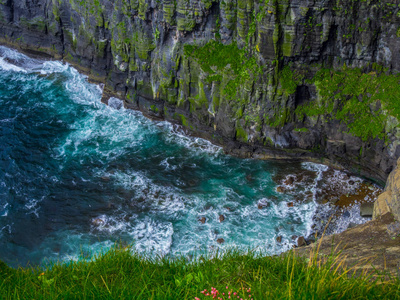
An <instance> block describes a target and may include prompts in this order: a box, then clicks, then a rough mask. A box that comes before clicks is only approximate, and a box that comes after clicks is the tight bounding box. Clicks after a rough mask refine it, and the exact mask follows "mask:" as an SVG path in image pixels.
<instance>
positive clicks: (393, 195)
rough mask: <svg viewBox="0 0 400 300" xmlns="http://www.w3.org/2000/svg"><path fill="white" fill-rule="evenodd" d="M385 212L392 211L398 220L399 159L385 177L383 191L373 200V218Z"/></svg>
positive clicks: (399, 215)
mask: <svg viewBox="0 0 400 300" xmlns="http://www.w3.org/2000/svg"><path fill="white" fill-rule="evenodd" d="M386 213H392V214H393V217H394V218H395V219H396V220H397V221H400V160H399V161H398V162H397V167H396V168H395V169H394V170H393V171H392V172H391V173H390V175H389V177H388V179H387V182H386V187H385V191H384V192H383V193H382V194H380V195H379V197H378V199H377V200H376V201H375V204H374V214H373V218H374V219H376V218H377V217H379V216H383V215H385V214H386ZM398 229H400V228H398Z"/></svg>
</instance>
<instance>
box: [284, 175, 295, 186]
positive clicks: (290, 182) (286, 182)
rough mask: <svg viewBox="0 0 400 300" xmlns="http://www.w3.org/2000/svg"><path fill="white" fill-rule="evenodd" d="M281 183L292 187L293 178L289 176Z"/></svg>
mask: <svg viewBox="0 0 400 300" xmlns="http://www.w3.org/2000/svg"><path fill="white" fill-rule="evenodd" d="M283 183H284V184H286V185H293V183H294V177H293V176H289V177H288V178H286V180H285V181H284V182H283Z"/></svg>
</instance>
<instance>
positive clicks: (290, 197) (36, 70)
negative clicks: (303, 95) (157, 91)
mask: <svg viewBox="0 0 400 300" xmlns="http://www.w3.org/2000/svg"><path fill="white" fill-rule="evenodd" d="M101 94H102V91H101V88H100V87H99V86H97V85H94V84H90V83H88V82H87V79H86V77H85V76H83V75H81V74H79V73H78V72H77V71H76V70H75V69H74V68H72V67H70V66H69V65H67V64H64V63H62V62H57V61H51V62H49V61H41V60H37V59H32V58H29V57H27V56H25V55H23V54H20V53H18V52H16V51H14V50H11V49H8V48H5V47H0V260H3V261H5V262H7V263H8V264H10V265H12V266H17V265H26V264H27V263H28V262H29V263H33V264H39V263H46V262H49V261H51V260H68V259H79V258H86V257H90V255H92V254H94V253H97V252H98V251H105V250H107V249H109V248H110V247H111V246H112V245H113V244H115V243H121V244H123V245H129V244H132V245H133V247H134V248H135V249H136V250H138V251H140V252H147V253H151V254H154V255H172V256H175V255H188V254H190V253H193V252H196V251H209V250H212V249H217V248H229V247H239V248H244V249H248V248H251V249H257V250H259V251H261V252H263V253H265V254H278V253H281V252H282V251H285V250H288V249H290V248H292V246H293V245H295V244H296V238H297V237H300V236H304V237H308V236H310V235H312V234H314V233H315V231H317V230H322V229H323V228H324V226H325V224H326V221H327V219H328V217H329V216H330V215H335V216H336V219H337V220H336V223H335V225H334V226H332V228H331V229H330V230H331V232H335V231H336V232H338V231H343V230H344V229H346V228H347V226H348V225H349V224H351V223H362V222H365V221H366V220H368V219H365V218H364V219H362V218H361V217H360V216H359V205H357V203H356V204H354V203H355V202H357V201H373V200H374V197H375V196H376V195H377V193H378V192H379V189H378V188H377V187H375V186H373V185H369V184H367V183H365V182H364V181H363V180H362V179H360V178H356V177H354V176H349V175H347V174H345V173H343V172H339V171H336V170H332V169H329V168H328V167H327V166H324V165H319V164H314V163H308V162H287V161H256V160H249V159H239V158H234V157H230V156H227V155H225V154H224V153H223V151H222V150H221V148H219V147H217V146H215V145H213V144H211V143H210V142H208V141H205V140H202V139H200V138H195V137H190V136H187V135H185V134H184V133H183V131H182V129H181V128H180V127H179V126H176V125H172V124H170V123H167V122H161V121H158V122H154V121H151V120H148V119H146V118H145V117H143V116H142V114H141V113H140V112H135V111H130V110H125V109H124V108H123V107H122V106H121V104H122V102H121V101H120V100H118V99H111V101H110V106H106V105H104V104H102V103H101V102H100V99H101ZM358 194H359V195H361V196H360V197H361V198H360V197H359V198H358V200H357V197H355V195H358ZM353 196H354V197H353ZM346 197H348V198H349V199H352V202H351V203H352V205H350V206H346V205H344V206H345V208H344V209H345V213H342V214H337V212H338V210H340V209H343V208H338V206H334V205H332V203H333V202H339V203H346ZM351 197H353V198H351Z"/></svg>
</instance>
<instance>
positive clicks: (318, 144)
mask: <svg viewBox="0 0 400 300" xmlns="http://www.w3.org/2000/svg"><path fill="white" fill-rule="evenodd" d="M0 28H1V29H0V42H1V43H3V44H8V45H12V46H14V47H17V48H20V49H23V50H26V51H28V50H29V51H30V52H31V53H40V54H48V55H51V56H52V57H55V58H58V59H59V58H63V59H64V60H66V61H68V62H70V63H71V64H73V65H74V66H77V67H78V68H79V69H80V70H82V71H84V72H85V73H87V74H89V76H90V78H91V79H93V80H97V81H99V82H104V83H105V90H104V97H103V100H104V101H105V102H106V101H107V99H108V97H109V96H117V97H120V98H122V99H124V100H125V105H126V106H127V107H129V108H133V109H140V110H141V111H143V112H144V113H145V114H147V115H148V116H151V117H155V118H165V119H167V120H169V121H175V122H179V123H180V124H182V125H183V126H185V127H187V128H188V129H189V130H191V131H193V132H196V134H198V135H201V136H203V137H206V138H209V139H211V140H213V141H214V142H216V143H220V144H223V145H224V146H225V148H226V150H227V152H230V153H232V154H236V155H241V156H244V157H255V158H271V157H276V158H280V157H298V158H308V159H318V160H319V159H321V158H328V159H329V161H330V162H332V163H334V164H338V165H341V166H343V167H345V168H348V169H350V170H351V171H353V172H355V173H358V174H360V175H365V176H367V177H369V178H373V179H375V180H377V181H379V182H381V183H383V182H384V181H385V180H386V178H387V176H388V174H389V173H390V171H391V170H392V169H393V167H394V166H395V164H396V159H397V158H398V157H399V156H400V142H399V140H400V129H399V128H398V124H399V120H400V105H399V104H398V103H399V101H398V100H399V98H400V90H399V88H398V86H399V81H400V75H398V74H397V72H398V71H400V51H399V49H400V10H399V4H398V1H394V0H380V1H378V0H360V1H347V0H346V1H344V0H337V1H336V0H335V1H320V0H317V1H306V0H292V1H290V0H280V1H278V0H264V1H252V0H225V1H213V0H177V1H172V0H162V1H150V0H116V1H107V0H87V1H80V0H79V1H78V0H69V1H65V0H35V1H32V0H29V1H28V0H8V1H2V2H1V3H0ZM325 162H326V161H325Z"/></svg>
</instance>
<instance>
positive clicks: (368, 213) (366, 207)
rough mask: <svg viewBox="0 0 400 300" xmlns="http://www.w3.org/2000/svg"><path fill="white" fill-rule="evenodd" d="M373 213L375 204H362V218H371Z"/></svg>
mask: <svg viewBox="0 0 400 300" xmlns="http://www.w3.org/2000/svg"><path fill="white" fill-rule="evenodd" d="M373 211H374V203H371V202H368V203H361V206H360V215H361V217H364V218H371V217H372V213H373Z"/></svg>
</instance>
